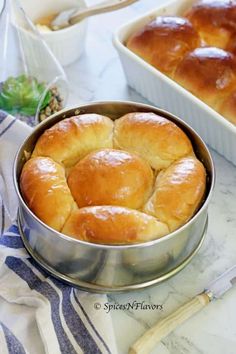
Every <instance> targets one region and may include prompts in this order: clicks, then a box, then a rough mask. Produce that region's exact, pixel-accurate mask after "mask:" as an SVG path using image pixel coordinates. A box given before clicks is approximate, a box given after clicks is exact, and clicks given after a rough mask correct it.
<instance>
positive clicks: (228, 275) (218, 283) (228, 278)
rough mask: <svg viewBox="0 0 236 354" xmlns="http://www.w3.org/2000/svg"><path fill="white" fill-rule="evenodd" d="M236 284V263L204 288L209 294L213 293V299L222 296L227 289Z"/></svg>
mask: <svg viewBox="0 0 236 354" xmlns="http://www.w3.org/2000/svg"><path fill="white" fill-rule="evenodd" d="M234 284H236V265H235V266H233V267H232V268H230V269H228V270H227V271H226V272H224V273H223V274H222V275H220V276H219V277H218V278H217V279H216V280H214V281H213V282H211V283H210V284H209V285H208V286H207V287H206V289H205V290H204V292H205V293H207V294H212V297H213V299H218V298H220V297H221V296H222V295H223V294H224V293H225V292H226V291H228V290H229V289H230V288H232V286H233V285H234Z"/></svg>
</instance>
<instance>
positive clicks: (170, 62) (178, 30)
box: [127, 16, 201, 76]
mask: <svg viewBox="0 0 236 354" xmlns="http://www.w3.org/2000/svg"><path fill="white" fill-rule="evenodd" d="M200 45H201V42H200V38H199V36H198V33H197V32H196V31H195V29H194V28H193V26H192V24H191V23H190V22H189V21H188V20H187V19H185V18H182V17H174V16H159V17H157V18H156V19H155V20H153V21H152V22H150V23H148V24H147V25H146V26H145V27H144V28H142V29H141V30H139V31H138V32H136V33H134V34H133V35H132V36H131V37H130V38H129V39H128V41H127V47H128V48H129V49H130V50H132V51H133V52H134V53H136V54H137V55H138V56H140V57H141V58H143V59H144V60H145V61H147V62H148V63H150V64H151V65H153V66H154V67H156V68H157V69H159V70H161V71H162V72H163V73H165V74H167V75H169V76H171V75H172V74H173V72H174V70H175V68H176V66H177V65H178V63H179V62H180V61H181V59H182V58H183V56H184V55H185V54H186V52H188V51H190V50H192V49H194V48H196V47H199V46H200Z"/></svg>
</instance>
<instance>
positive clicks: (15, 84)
mask: <svg viewBox="0 0 236 354" xmlns="http://www.w3.org/2000/svg"><path fill="white" fill-rule="evenodd" d="M45 88H46V86H45V84H43V83H39V82H38V81H37V79H35V78H33V77H28V76H26V75H20V76H18V77H9V78H8V79H7V80H6V81H5V82H3V83H2V84H1V87H0V108H1V109H3V110H5V111H7V112H8V113H11V114H15V113H20V114H23V115H26V116H32V115H34V114H35V113H36V111H37V108H38V106H39V103H40V107H39V109H40V110H41V109H43V108H45V107H46V106H47V105H48V103H49V102H50V99H51V92H50V91H48V92H47V93H46V94H45ZM43 95H45V96H44V97H43ZM42 98H43V99H42ZM40 100H42V101H41V102H40Z"/></svg>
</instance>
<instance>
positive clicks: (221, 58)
mask: <svg viewBox="0 0 236 354" xmlns="http://www.w3.org/2000/svg"><path fill="white" fill-rule="evenodd" d="M174 79H175V81H177V82H178V83H179V84H180V85H182V86H183V87H185V88H186V89H187V90H189V91H190V92H192V93H193V94H194V95H196V96H197V97H199V98H200V99H201V100H203V101H204V102H206V103H207V104H208V105H209V106H211V107H212V108H214V109H215V110H219V107H220V105H221V103H222V100H224V99H225V97H227V96H228V95H229V94H230V93H231V92H232V90H233V89H234V88H235V85H236V58H235V57H234V56H233V55H232V54H231V53H229V52H226V51H224V50H222V49H219V48H214V47H206V48H197V49H195V50H194V51H192V52H190V53H188V54H186V56H185V57H184V59H183V60H182V62H181V63H180V65H179V66H178V68H177V70H176V73H175V76H174Z"/></svg>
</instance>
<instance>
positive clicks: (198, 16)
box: [185, 0, 236, 50]
mask: <svg viewBox="0 0 236 354" xmlns="http://www.w3.org/2000/svg"><path fill="white" fill-rule="evenodd" d="M185 16H186V17H187V18H188V19H189V21H190V22H191V23H192V24H193V26H194V28H195V29H196V30H197V32H198V33H199V35H200V37H201V39H202V40H203V41H204V43H205V45H208V46H212V47H218V48H222V49H225V50H229V47H230V46H231V42H232V41H233V42H235V30H236V1H235V0H233V1H232V0H217V1H216V0H200V1H197V2H196V3H194V4H193V6H192V8H191V9H190V10H189V11H187V13H186V14H185Z"/></svg>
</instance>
